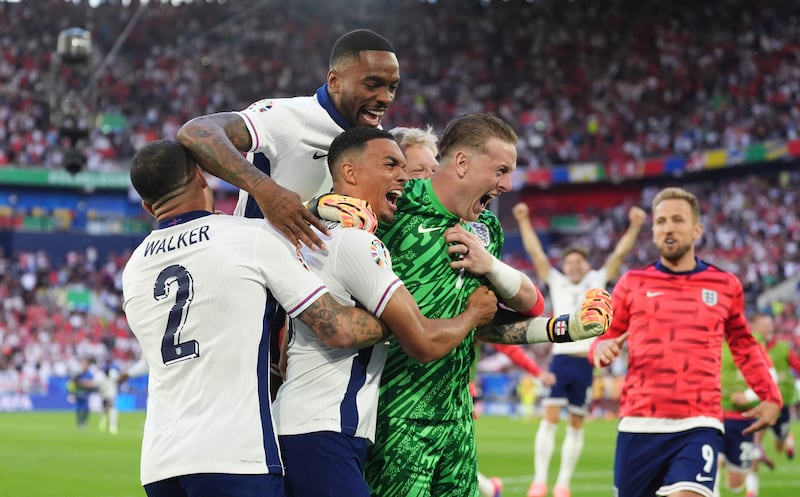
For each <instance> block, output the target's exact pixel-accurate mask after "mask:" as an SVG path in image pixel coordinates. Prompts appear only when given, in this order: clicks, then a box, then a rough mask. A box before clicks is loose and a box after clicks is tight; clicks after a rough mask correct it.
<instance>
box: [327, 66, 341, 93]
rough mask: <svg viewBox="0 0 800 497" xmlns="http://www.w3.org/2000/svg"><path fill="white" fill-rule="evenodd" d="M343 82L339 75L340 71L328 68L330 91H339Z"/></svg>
mask: <svg viewBox="0 0 800 497" xmlns="http://www.w3.org/2000/svg"><path fill="white" fill-rule="evenodd" d="M340 83H341V79H340V77H339V73H338V72H336V69H329V70H328V91H329V92H330V93H332V94H335V93H339V85H340Z"/></svg>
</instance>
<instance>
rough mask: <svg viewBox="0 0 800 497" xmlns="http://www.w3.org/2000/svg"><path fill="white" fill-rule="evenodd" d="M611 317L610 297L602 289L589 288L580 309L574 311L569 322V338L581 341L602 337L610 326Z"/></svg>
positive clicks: (612, 310) (612, 313)
mask: <svg viewBox="0 0 800 497" xmlns="http://www.w3.org/2000/svg"><path fill="white" fill-rule="evenodd" d="M612 317H614V309H613V308H612V307H611V295H610V294H609V293H608V292H607V291H605V290H603V289H602V288H590V289H589V290H587V291H586V296H585V297H584V299H583V304H581V307H580V309H576V310H575V313H574V314H573V316H572V318H571V319H570V320H569V336H570V337H571V338H572V339H573V340H583V339H585V338H592V337H596V336H599V335H602V334H603V333H605V332H606V331H607V330H608V327H609V326H611V318H612Z"/></svg>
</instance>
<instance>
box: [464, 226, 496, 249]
mask: <svg viewBox="0 0 800 497" xmlns="http://www.w3.org/2000/svg"><path fill="white" fill-rule="evenodd" d="M469 228H470V230H471V231H472V232H473V233H475V234H476V235H477V236H478V238H480V239H481V241H482V242H483V246H484V247H488V246H489V244H490V243H492V236H491V235H490V234H489V227H488V226H486V225H485V224H483V223H478V222H475V221H473V222H471V223H469Z"/></svg>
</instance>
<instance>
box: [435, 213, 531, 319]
mask: <svg viewBox="0 0 800 497" xmlns="http://www.w3.org/2000/svg"><path fill="white" fill-rule="evenodd" d="M444 238H445V240H446V241H447V243H448V247H447V252H448V253H449V254H450V256H451V258H453V259H454V260H453V262H451V263H450V267H452V268H453V269H458V270H462V269H463V270H466V271H469V272H470V273H472V274H474V275H476V276H483V277H485V278H486V279H487V280H489V283H490V284H491V285H492V287H493V288H494V291H495V293H496V294H497V296H498V297H500V299H502V301H503V303H504V304H505V305H506V306H508V307H510V308H511V309H513V310H515V311H517V312H520V313H523V314H525V315H528V316H538V315H539V314H541V313H542V312H543V311H544V297H542V292H541V291H539V289H538V288H537V287H536V285H535V284H534V283H533V281H531V279H530V278H529V277H528V276H527V275H526V274H524V273H523V272H522V271H519V270H517V269H514V268H513V267H511V266H509V265H508V264H506V263H504V262H503V261H501V260H500V259H498V258H497V257H495V256H494V255H492V254H491V253H489V252H488V251H487V250H486V247H485V246H484V244H483V242H482V241H481V239H480V238H478V237H477V236H476V235H474V234H473V233H470V232H469V231H467V230H465V229H464V228H463V227H462V226H461V225H455V226H453V227H451V228H448V229H447V230H445V232H444Z"/></svg>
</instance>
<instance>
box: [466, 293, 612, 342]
mask: <svg viewBox="0 0 800 497" xmlns="http://www.w3.org/2000/svg"><path fill="white" fill-rule="evenodd" d="M613 316H614V310H613V308H612V306H611V295H609V294H608V292H606V291H605V290H603V289H600V288H591V289H589V290H587V292H586V295H585V296H584V299H583V304H582V305H581V306H580V307H578V308H577V309H575V311H574V312H573V313H572V314H562V315H561V316H556V317H552V318H545V317H535V318H527V319H522V318H526V316H525V315H523V314H518V313H515V312H513V311H509V310H505V309H501V310H500V311H498V312H497V314H495V320H494V322H493V323H492V324H490V325H488V326H484V327H481V328H478V330H477V331H476V332H475V334H476V335H477V337H478V338H480V339H481V340H483V341H485V342H491V343H516V344H524V343H542V342H572V341H576V340H584V339H586V338H592V337H595V336H599V335H602V334H603V333H605V332H606V330H608V327H609V326H611V319H612V317H613Z"/></svg>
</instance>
